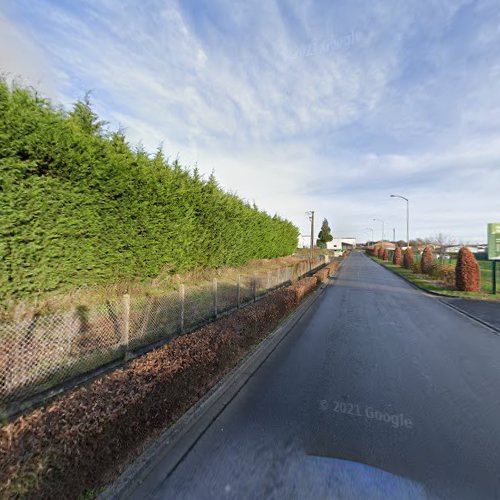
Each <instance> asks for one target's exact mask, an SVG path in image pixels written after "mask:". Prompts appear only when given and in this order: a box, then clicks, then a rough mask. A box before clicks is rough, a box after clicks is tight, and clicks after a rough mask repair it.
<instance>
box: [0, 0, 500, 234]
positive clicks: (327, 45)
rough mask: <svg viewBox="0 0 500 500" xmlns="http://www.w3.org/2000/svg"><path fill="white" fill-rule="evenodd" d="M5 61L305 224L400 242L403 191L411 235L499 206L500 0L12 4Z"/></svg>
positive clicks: (3, 12) (456, 229)
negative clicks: (88, 96)
mask: <svg viewBox="0 0 500 500" xmlns="http://www.w3.org/2000/svg"><path fill="white" fill-rule="evenodd" d="M0 69H1V71H2V72H3V73H7V74H8V76H9V77H10V78H13V77H15V78H17V79H19V80H21V81H23V82H25V83H28V84H32V85H35V86H36V87H37V88H39V89H40V90H41V91H42V92H43V93H44V94H46V95H47V96H49V97H50V98H51V99H52V100H53V101H54V102H56V103H62V104H64V105H65V106H69V105H70V104H71V103H72V102H74V101H75V100H76V99H78V98H81V97H82V96H83V94H84V93H85V91H86V90H92V95H93V101H94V103H95V107H96V109H97V111H98V113H99V114H100V115H101V116H102V118H103V119H105V120H107V121H108V122H109V123H110V126H111V127H113V128H117V127H119V126H120V127H124V128H125V129H126V134H127V137H128V138H129V140H130V141H131V142H132V143H138V142H142V143H143V145H144V146H145V147H146V149H148V150H150V151H154V150H155V149H156V148H157V146H158V145H159V144H163V148H164V151H165V153H166V154H167V155H169V156H170V157H171V158H175V157H178V158H179V159H180V161H181V162H182V163H184V164H185V165H191V166H194V165H195V164H197V165H198V167H199V168H200V170H201V171H202V172H205V173H210V172H211V171H212V170H214V171H215V174H216V176H217V178H218V179H219V181H220V182H221V184H222V185H223V186H224V187H225V188H227V189H229V190H232V191H236V192H237V193H238V194H239V195H240V196H242V197H244V198H247V199H249V200H255V202H256V203H257V205H258V206H259V207H260V208H262V209H265V210H267V211H269V212H271V213H275V212H276V213H279V214H280V215H282V216H284V217H287V218H289V219H291V220H292V221H293V222H295V223H296V224H297V225H298V226H299V227H300V229H301V231H302V232H303V233H304V234H307V233H308V220H307V217H306V216H305V213H304V212H305V211H306V210H311V209H314V210H315V211H316V213H317V218H318V219H319V220H321V219H322V218H323V217H327V218H328V220H329V221H330V224H331V226H332V227H333V232H334V234H336V235H339V236H351V235H353V236H357V237H358V238H360V239H363V240H366V239H367V238H368V236H370V233H369V231H367V230H366V228H369V227H373V228H374V229H375V235H376V236H377V235H379V236H380V224H379V223H376V222H373V221H372V219H373V218H381V219H384V220H385V221H386V234H387V235H389V234H391V235H392V228H393V227H394V228H395V229H396V236H397V238H404V234H405V212H404V204H403V202H402V201H401V200H395V199H391V198H389V195H390V194H391V193H395V194H402V195H404V196H407V197H408V198H410V200H411V208H412V220H411V222H412V236H413V237H416V236H429V235H432V234H435V233H437V232H444V233H448V234H450V235H452V236H454V237H455V238H456V239H457V240H461V241H464V242H472V241H484V240H485V239H486V238H485V232H486V223H487V222H492V221H498V220H500V4H499V3H498V0H485V1H460V0H450V1H448V0H425V1H416V0H415V1H412V2H410V1H391V0H384V1H373V2H368V1H364V2H361V1H342V2H340V1H296V2H288V1H282V0H276V1H249V0H247V1H244V2H243V1H242V2H239V1H234V0H233V1H229V0H215V1H210V2H208V1H205V2H202V1H179V2H176V1H167V0H163V1H159V0H147V1H141V2H139V1H128V0H89V1H81V2H75V1H70V0H66V1H62V0H60V1H55V0H54V1H44V0H38V1H36V2H33V1H28V0H4V1H3V2H2V3H1V4H0Z"/></svg>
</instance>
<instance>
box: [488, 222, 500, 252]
mask: <svg viewBox="0 0 500 500" xmlns="http://www.w3.org/2000/svg"><path fill="white" fill-rule="evenodd" d="M488 259H489V260H500V222H493V223H491V224H488Z"/></svg>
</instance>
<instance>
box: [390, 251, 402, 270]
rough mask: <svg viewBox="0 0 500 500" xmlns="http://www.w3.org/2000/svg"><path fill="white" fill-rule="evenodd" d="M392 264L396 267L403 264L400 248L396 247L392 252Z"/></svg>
mask: <svg viewBox="0 0 500 500" xmlns="http://www.w3.org/2000/svg"><path fill="white" fill-rule="evenodd" d="M392 263H393V264H394V265H396V266H400V265H401V264H402V263H403V253H402V251H401V248H400V247H396V249H395V250H394V256H393V257H392Z"/></svg>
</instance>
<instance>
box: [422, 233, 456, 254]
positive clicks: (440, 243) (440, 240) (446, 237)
mask: <svg viewBox="0 0 500 500" xmlns="http://www.w3.org/2000/svg"><path fill="white" fill-rule="evenodd" d="M427 239H428V240H429V241H430V242H431V243H432V244H433V245H434V246H435V247H436V250H437V253H438V254H439V257H440V258H441V260H442V259H443V257H444V254H445V253H446V248H447V247H450V246H453V245H456V243H457V240H456V238H455V237H454V236H452V235H451V234H446V233H437V234H435V235H434V236H432V237H430V238H427Z"/></svg>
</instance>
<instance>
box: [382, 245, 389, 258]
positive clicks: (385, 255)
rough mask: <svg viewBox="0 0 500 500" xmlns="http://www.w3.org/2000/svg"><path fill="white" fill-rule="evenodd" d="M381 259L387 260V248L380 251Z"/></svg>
mask: <svg viewBox="0 0 500 500" xmlns="http://www.w3.org/2000/svg"><path fill="white" fill-rule="evenodd" d="M382 259H383V260H389V252H388V251H387V248H384V249H383V250H382Z"/></svg>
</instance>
